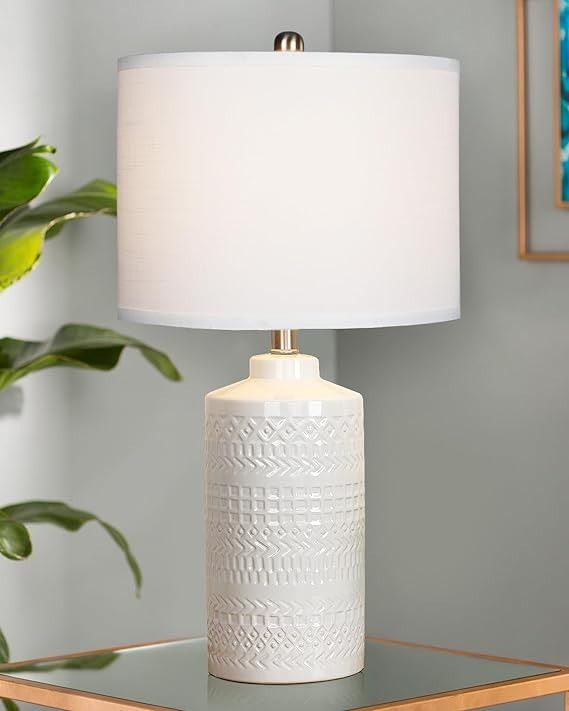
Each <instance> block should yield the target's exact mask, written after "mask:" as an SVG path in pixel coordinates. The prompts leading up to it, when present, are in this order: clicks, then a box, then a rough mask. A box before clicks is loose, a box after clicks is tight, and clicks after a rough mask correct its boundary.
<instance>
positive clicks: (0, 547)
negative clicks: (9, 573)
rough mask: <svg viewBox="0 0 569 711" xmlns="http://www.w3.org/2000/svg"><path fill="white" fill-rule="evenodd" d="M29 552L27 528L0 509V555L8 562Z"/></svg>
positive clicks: (21, 557)
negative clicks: (7, 559)
mask: <svg viewBox="0 0 569 711" xmlns="http://www.w3.org/2000/svg"><path fill="white" fill-rule="evenodd" d="M31 552H32V542H31V540H30V534H29V533H28V530H27V528H26V527H25V526H24V525H23V524H22V523H21V522H19V521H17V520H15V519H12V518H11V517H10V516H9V515H8V514H6V512H5V511H3V510H2V509H0V555H3V556H4V558H9V559H10V560H23V559H24V558H27V557H28V556H29V555H30V554H31ZM4 642H6V640H4Z"/></svg>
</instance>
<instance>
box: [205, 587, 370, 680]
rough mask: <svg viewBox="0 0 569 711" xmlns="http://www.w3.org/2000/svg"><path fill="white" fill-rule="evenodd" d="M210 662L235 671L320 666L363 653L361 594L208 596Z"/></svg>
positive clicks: (362, 604)
mask: <svg viewBox="0 0 569 711" xmlns="http://www.w3.org/2000/svg"><path fill="white" fill-rule="evenodd" d="M208 640H209V655H210V659H212V661H214V662H215V663H217V664H223V665H226V666H229V667H236V668H241V669H246V668H248V667H250V668H261V669H285V670H287V671H293V670H302V669H303V668H305V669H307V670H310V669H312V668H313V667H314V666H315V665H318V666H321V667H323V668H326V666H327V665H329V664H331V663H337V662H338V661H341V660H342V659H344V658H346V657H352V658H353V657H354V656H357V655H358V654H361V653H362V652H363V644H364V600H363V595H359V596H352V595H350V596H345V597H337V598H332V599H310V600H305V601H302V603H300V602H295V601H290V602H283V601H273V600H271V599H268V598H264V599H253V600H248V599H246V598H241V597H232V596H223V595H211V596H210V597H209V601H208Z"/></svg>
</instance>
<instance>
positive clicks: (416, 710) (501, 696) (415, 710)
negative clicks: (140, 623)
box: [0, 636, 569, 711]
mask: <svg viewBox="0 0 569 711" xmlns="http://www.w3.org/2000/svg"><path fill="white" fill-rule="evenodd" d="M198 639H204V638H203V637H180V638H175V639H167V640H159V641H156V642H142V643H139V644H129V645H118V646H114V647H105V648H102V649H96V650H89V651H84V652H76V653H73V654H60V655H57V656H52V657H41V658H37V659H30V660H21V661H18V662H12V663H9V664H3V665H1V669H2V671H4V670H6V671H9V670H10V669H11V668H16V667H18V666H21V665H22V664H39V663H48V662H54V661H59V660H63V659H74V658H77V657H83V656H91V655H94V654H105V653H107V654H108V653H110V652H120V651H128V650H133V649H141V648H144V647H155V646H160V645H166V644H175V643H176V642H188V641H192V640H198ZM366 639H367V640H369V641H371V642H379V643H381V644H392V645H399V646H403V647H411V648H415V649H426V650H430V651H433V652H439V653H441V654H458V655H461V656H467V657H473V658H476V659H486V660H489V661H496V662H502V663H509V664H520V665H531V666H536V667H542V668H544V669H550V670H551V671H550V672H549V673H546V672H544V673H543V674H538V675H535V676H529V677H520V678H518V679H509V680H506V681H500V682H493V683H491V684H482V685H478V686H471V687H466V688H462V689H454V690H451V691H445V692H439V693H437V694H430V695H427V696H420V697H414V698H409V699H399V700H397V701H387V702H385V703H381V704H373V705H371V706H364V707H359V708H357V709H352V710H351V711H376V710H377V711H402V710H403V709H405V711H434V710H435V709H436V710H437V711H452V710H457V711H458V710H460V711H469V710H470V709H479V708H484V707H486V706H492V705H495V704H504V703H510V702H514V701H522V700H525V699H532V698H538V697H541V696H549V695H552V694H561V693H569V667H565V666H561V665H553V664H544V663H543V662H534V661H529V660H522V659H512V658H509V657H499V656H494V655H489V654H481V653H478V652H467V651H464V650H459V649H450V648H447V647H436V646H432V645H427V644H421V643H416V642H404V641H401V640H395V639H389V638H384V637H377V636H368V637H366ZM2 671H0V698H2V697H4V698H11V699H14V700H15V701H22V702H27V703H33V704H39V705H40V706H47V707H50V708H57V709H62V711H95V710H96V709H106V710H108V711H111V710H112V711H118V710H119V709H154V710H156V711H171V707H167V706H156V705H154V704H147V703H144V702H142V701H134V700H130V699H121V698H116V697H113V696H106V695H104V694H97V693H94V692H89V691H80V690H76V689H68V688H65V687H60V686H54V685H53V684H47V683H45V682H38V681H30V680H27V679H16V678H14V677H10V676H6V675H5V674H2ZM24 692H27V693H24ZM528 692H529V693H528ZM50 702H51V703H50ZM174 711H176V710H174Z"/></svg>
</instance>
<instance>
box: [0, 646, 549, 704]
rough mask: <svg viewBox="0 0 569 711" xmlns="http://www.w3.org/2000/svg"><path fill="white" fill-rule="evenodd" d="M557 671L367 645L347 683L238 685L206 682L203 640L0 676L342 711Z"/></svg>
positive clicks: (160, 699)
mask: <svg viewBox="0 0 569 711" xmlns="http://www.w3.org/2000/svg"><path fill="white" fill-rule="evenodd" d="M558 669H559V668H556V667H545V666H537V665H533V664H529V663H528V664H526V663H514V662H508V661H501V660H495V659H491V658H481V657H476V656H467V655H465V654H460V653H449V652H445V651H438V650H434V649H433V648H425V647H417V646H407V645H404V644H399V643H391V642H387V641H380V640H379V641H375V640H368V641H367V643H366V666H365V669H364V671H363V672H361V673H359V674H356V675H354V676H351V677H347V678H345V679H339V680H336V681H327V682H317V683H312V684H291V685H256V684H241V683H236V682H230V681H224V680H222V679H217V678H214V677H212V676H209V675H208V673H207V644H206V640H205V639H193V640H184V641H176V642H165V643H160V644H155V645H151V646H143V647H133V648H130V649H124V650H119V651H115V652H110V653H93V654H88V655H81V656H74V657H69V658H67V659H65V658H59V659H57V660H55V661H42V662H36V663H22V664H21V665H19V666H15V665H10V668H7V667H6V666H4V667H0V674H1V675H9V676H12V677H16V678H18V679H26V680H29V681H34V682H42V683H45V684H49V685H51V686H56V687H62V688H65V689H73V690H76V691H82V692H91V693H95V694H99V695H104V696H110V697H114V698H115V699H123V700H130V701H136V702H139V703H140V702H141V703H144V704H148V705H153V706H161V707H170V708H174V709H181V710H183V711H186V710H188V711H227V709H228V708H231V709H232V711H241V710H242V711H251V710H252V709H254V708H255V707H261V706H262V707H263V708H270V709H271V711H291V709H295V710H296V709H311V711H341V710H342V709H353V708H358V707H363V706H378V705H380V704H385V703H388V702H394V701H398V700H403V699H411V698H416V697H420V696H428V695H433V694H440V693H443V692H448V691H454V690H457V689H465V688H468V687H474V686H482V685H486V684H494V683H497V682H506V681H511V680H515V679H520V678H524V677H534V676H539V675H543V674H548V673H551V672H556V671H558ZM0 689H1V677H0ZM46 705H47V704H46Z"/></svg>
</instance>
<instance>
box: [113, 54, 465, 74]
mask: <svg viewBox="0 0 569 711" xmlns="http://www.w3.org/2000/svg"><path fill="white" fill-rule="evenodd" d="M216 66H217V67H219V66H227V67H242V66H303V67H358V68H363V67H375V68H377V69H408V70H435V71H448V72H455V73H458V72H459V69H460V64H459V62H458V60H456V59H450V58H448V57H431V56H425V55H419V54H376V53H355V52H160V53H156V54H134V55H130V56H126V57H120V58H119V60H118V69H119V71H124V70H128V69H152V68H160V67H216Z"/></svg>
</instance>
